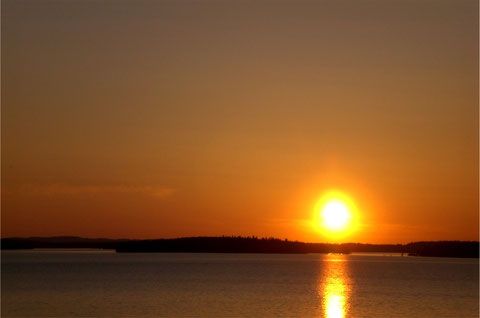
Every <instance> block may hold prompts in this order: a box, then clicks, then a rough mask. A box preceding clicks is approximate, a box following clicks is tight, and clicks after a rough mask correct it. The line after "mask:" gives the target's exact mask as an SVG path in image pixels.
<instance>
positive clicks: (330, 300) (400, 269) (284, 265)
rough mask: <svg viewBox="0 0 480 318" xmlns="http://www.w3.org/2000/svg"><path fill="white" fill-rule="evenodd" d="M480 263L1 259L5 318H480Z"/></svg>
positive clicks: (225, 257)
mask: <svg viewBox="0 0 480 318" xmlns="http://www.w3.org/2000/svg"><path fill="white" fill-rule="evenodd" d="M478 297H479V292H478V260H477V259H449V258H421V257H399V256H398V255H392V256H382V255H325V254H307V255H291V254H290V255H278V254H116V253H112V252H111V251H110V252H108V251H106V252H104V253H99V251H93V250H82V251H81V252H75V251H72V250H63V251H60V250H57V251H55V252H52V251H48V250H42V251H11V252H2V317H20V316H21V317H73V316H77V317H78V316H81V317H213V316H215V317H329V318H337V317H478V306H479V304H478Z"/></svg>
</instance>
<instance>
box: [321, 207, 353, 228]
mask: <svg viewBox="0 0 480 318" xmlns="http://www.w3.org/2000/svg"><path fill="white" fill-rule="evenodd" d="M350 218H351V215H350V213H349V211H348V207H347V206H346V205H345V204H344V203H343V202H341V201H338V200H332V201H329V202H327V204H325V206H324V207H323V209H322V220H323V222H324V225H325V226H326V227H327V228H329V229H332V230H342V229H343V228H345V227H346V226H347V225H348V223H349V221H350Z"/></svg>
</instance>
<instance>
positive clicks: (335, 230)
mask: <svg viewBox="0 0 480 318" xmlns="http://www.w3.org/2000/svg"><path fill="white" fill-rule="evenodd" d="M312 221H313V227H314V228H315V229H316V230H317V231H318V232H319V233H320V234H321V235H323V236H325V237H327V238H329V239H333V240H336V239H341V238H344V237H346V236H348V235H350V234H351V233H352V232H354V231H355V230H356V228H357V227H358V211H357V209H356V206H355V204H354V202H353V200H352V199H351V198H350V197H349V196H347V195H346V194H344V193H343V192H340V191H328V192H326V193H324V194H323V195H322V196H321V197H320V199H319V200H318V201H317V203H316V204H315V207H314V216H313V220H312Z"/></svg>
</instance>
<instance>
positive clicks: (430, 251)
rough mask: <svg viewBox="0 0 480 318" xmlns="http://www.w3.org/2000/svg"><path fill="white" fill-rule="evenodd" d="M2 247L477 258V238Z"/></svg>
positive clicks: (23, 241) (78, 241)
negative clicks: (376, 241) (392, 254)
mask: <svg viewBox="0 0 480 318" xmlns="http://www.w3.org/2000/svg"><path fill="white" fill-rule="evenodd" d="M1 248H2V249H3V250H14V249H35V248H100V249H114V250H116V252H117V253H282V254H285V253H290V254H307V253H342V254H349V253H360V252H365V253H403V254H404V255H409V256H432V257H465V258H478V257H479V242H477V241H427V242H412V243H408V244H363V243H342V244H333V243H304V242H299V241H289V240H287V239H285V240H281V239H277V238H257V237H255V236H253V237H241V236H221V237H182V238H174V239H153V240H131V239H104V238H98V239H92V238H82V237H75V236H58V237H29V238H3V239H1Z"/></svg>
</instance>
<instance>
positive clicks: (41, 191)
mask: <svg viewBox="0 0 480 318" xmlns="http://www.w3.org/2000/svg"><path fill="white" fill-rule="evenodd" d="M175 191H176V189H174V188H171V187H166V186H127V185H70V184H48V185H23V186H21V187H20V188H19V192H20V193H21V194H23V195H41V196H53V195H79V194H97V193H98V194H100V193H125V194H127V193H138V194H144V195H150V196H154V197H159V198H165V197H168V196H170V195H172V194H173V193H174V192H175Z"/></svg>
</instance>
